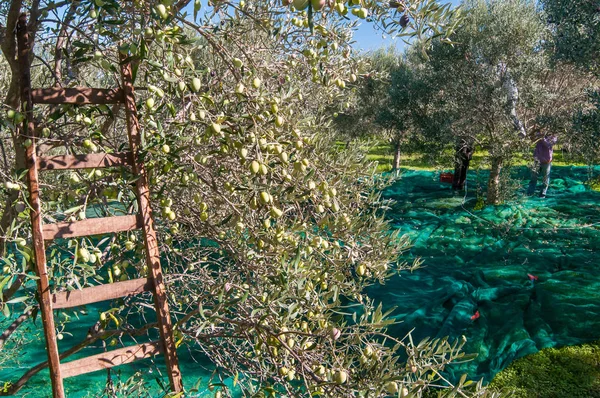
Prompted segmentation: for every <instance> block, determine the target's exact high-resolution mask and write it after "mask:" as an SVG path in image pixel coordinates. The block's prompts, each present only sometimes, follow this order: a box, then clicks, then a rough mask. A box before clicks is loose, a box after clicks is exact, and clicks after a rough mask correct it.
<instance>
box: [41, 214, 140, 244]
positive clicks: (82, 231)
mask: <svg viewBox="0 0 600 398" xmlns="http://www.w3.org/2000/svg"><path fill="white" fill-rule="evenodd" d="M142 227H143V223H142V219H141V217H138V216H137V215H135V214H132V215H128V216H115V217H104V218H88V219H85V220H81V221H73V222H60V223H57V224H45V225H43V226H42V231H43V234H44V240H53V239H58V238H77V237H81V236H91V235H103V234H110V233H113V232H124V231H131V230H134V229H139V228H142Z"/></svg>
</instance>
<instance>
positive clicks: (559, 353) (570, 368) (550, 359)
mask: <svg viewBox="0 0 600 398" xmlns="http://www.w3.org/2000/svg"><path fill="white" fill-rule="evenodd" d="M490 387H491V388H492V389H494V390H498V391H504V392H506V393H508V394H511V393H512V395H510V396H512V397H515V398H559V397H560V398H562V397H569V398H594V397H600V342H594V343H589V344H582V345H577V346H571V347H562V348H547V349H545V350H542V351H540V352H538V353H536V354H533V355H530V356H527V357H525V358H521V359H519V360H517V361H515V362H514V363H512V364H511V365H510V366H509V367H508V368H506V369H505V370H503V371H502V372H500V373H499V374H498V375H497V376H496V377H495V378H494V380H493V381H492V382H491V383H490Z"/></svg>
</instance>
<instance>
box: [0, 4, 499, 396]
mask: <svg viewBox="0 0 600 398" xmlns="http://www.w3.org/2000/svg"><path fill="white" fill-rule="evenodd" d="M290 3H293V4H290ZM26 6H29V11H30V14H31V20H32V21H33V22H32V23H31V26H30V29H31V30H32V31H33V32H36V47H35V51H36V52H35V61H36V62H34V70H33V73H34V81H35V84H36V86H51V85H56V84H58V85H73V86H75V85H85V86H102V87H110V86H115V85H118V84H119V77H118V73H116V72H117V70H118V68H117V65H118V62H119V61H118V59H119V56H120V55H125V56H126V57H128V58H129V59H130V60H132V61H133V62H134V63H135V76H136V82H135V84H136V87H137V97H138V109H139V114H140V121H141V126H142V134H143V149H142V153H141V155H142V157H143V159H144V161H145V163H146V165H147V167H148V170H149V173H150V180H151V185H152V199H153V206H154V209H155V218H156V221H157V226H158V230H159V238H160V243H161V250H162V252H163V253H164V256H165V259H164V267H163V269H164V270H165V274H166V282H167V287H168V290H169V297H170V303H169V304H170V306H171V308H172V314H173V316H174V317H175V319H174V322H175V324H176V339H177V341H178V342H179V344H186V345H188V346H189V348H190V349H192V350H197V351H201V352H203V353H205V354H206V355H207V357H208V358H209V359H210V360H211V361H212V363H213V364H214V366H215V372H214V376H213V380H212V381H211V388H215V387H216V389H217V391H216V392H215V394H216V395H217V396H222V395H231V394H234V393H235V391H232V390H231V389H229V388H228V387H226V385H225V384H223V383H222V381H223V380H224V379H225V378H229V377H231V378H233V379H234V380H235V383H234V384H235V385H236V388H237V389H239V391H240V392H241V393H242V394H243V395H244V396H276V395H287V396H311V395H318V396H332V397H345V396H348V397H350V396H356V395H361V396H385V395H393V396H403V397H404V396H409V394H412V396H420V395H422V394H423V393H424V391H426V390H427V388H428V387H429V386H432V385H434V386H438V387H440V388H442V390H443V391H445V392H446V393H447V394H448V395H449V396H456V394H461V396H484V395H486V394H488V393H486V392H485V391H482V390H481V383H479V384H475V383H468V382H465V380H464V379H463V380H460V381H459V382H458V383H457V384H456V385H452V383H450V382H449V381H447V380H446V379H445V378H444V376H443V373H442V372H443V370H444V368H445V367H446V366H448V365H449V364H451V363H452V362H453V361H455V360H456V359H457V358H461V357H462V356H463V355H464V354H462V353H461V352H460V350H461V348H462V346H463V344H464V341H456V342H450V341H447V340H446V339H441V340H433V341H426V342H423V343H421V344H413V342H412V340H411V339H410V338H409V337H406V338H405V337H404V336H391V335H389V334H388V333H387V330H386V326H388V325H389V324H391V322H392V321H391V320H389V319H388V318H387V315H388V314H382V312H381V305H378V303H375V302H374V301H373V300H372V299H370V298H369V297H368V296H367V295H365V293H364V291H363V290H364V287H365V286H367V285H369V284H373V283H384V282H385V280H386V279H387V277H388V276H390V275H391V274H392V273H394V272H398V271H400V270H402V269H404V268H405V265H404V264H398V263H397V260H398V254H399V253H400V252H401V251H402V250H404V249H405V248H406V247H407V242H406V240H405V239H402V238H400V237H398V236H397V235H396V234H392V233H390V231H389V226H388V223H387V221H386V220H385V218H384V217H385V208H386V203H385V202H382V201H381V200H380V197H379V191H380V190H381V189H382V188H383V187H384V186H385V184H386V181H385V179H383V178H381V177H380V176H376V175H374V171H373V168H372V167H371V166H370V165H369V164H367V163H365V161H364V156H363V155H362V154H361V153H358V152H356V151H340V150H338V149H337V147H336V146H335V145H332V134H331V117H332V115H331V113H330V112H329V111H328V110H327V109H328V108H324V107H322V106H321V105H322V104H327V103H332V102H335V101H339V99H340V98H343V96H344V95H345V90H346V86H347V85H349V84H350V83H352V81H353V80H354V77H353V76H354V75H356V70H357V63H356V62H357V61H356V60H355V59H354V57H353V51H352V48H351V47H350V46H349V45H348V44H347V43H349V42H350V37H351V33H352V28H353V24H354V20H352V19H346V18H344V17H345V16H346V14H349V15H354V17H353V18H359V19H370V20H371V21H372V22H373V23H375V24H379V25H382V26H383V27H384V28H385V29H387V30H389V31H393V30H394V29H396V28H397V27H400V28H402V33H403V34H404V33H406V32H407V30H406V29H405V27H406V26H407V25H410V26H411V27H410V28H407V29H412V32H413V34H414V35H417V36H418V35H426V34H428V33H427V32H429V31H430V30H431V29H433V30H434V31H435V30H437V29H446V30H447V31H450V30H451V29H452V24H451V22H449V20H448V19H447V17H448V16H449V8H448V7H441V8H440V6H438V5H436V4H435V2H430V1H428V2H421V1H416V2H411V3H405V2H392V3H391V4H390V3H389V2H374V1H373V2H360V1H349V2H341V1H336V2H325V1H310V2H309V1H293V2H290V1H282V2H279V1H266V0H265V1H262V0H258V1H252V2H244V1H239V2H228V1H212V2H210V3H209V4H208V6H207V9H204V10H203V9H202V3H201V2H200V1H196V2H195V3H190V4H189V6H190V7H187V6H188V1H178V2H172V1H163V2H142V1H137V2H121V1H116V0H108V1H106V0H105V1H102V2H99V1H87V0H82V1H78V2H72V1H64V2H62V3H54V2H48V3H46V2H43V1H33V2H31V3H27V4H25V3H23V2H21V1H19V0H12V2H11V3H10V5H9V9H8V10H5V9H3V10H2V12H3V14H2V15H3V16H4V15H6V20H5V23H4V26H5V27H6V29H4V30H3V31H2V32H3V33H4V36H3V37H2V40H3V43H2V45H3V53H4V55H5V58H6V60H7V62H8V63H9V64H11V65H12V63H13V62H14V46H13V44H14V43H12V42H13V40H12V37H11V36H10V35H9V34H8V33H7V32H12V30H13V27H14V22H15V20H16V19H15V15H18V13H19V12H20V11H21V9H22V8H23V7H26ZM390 6H391V7H392V9H391V12H390ZM440 15H441V17H440ZM438 17H440V18H441V19H439V21H440V23H439V24H437V23H436V21H437V19H436V18H438ZM409 22H410V24H409ZM7 43H8V44H7ZM11 51H12V52H11ZM16 72H18V71H17V70H14V69H11V79H10V83H9V90H8V93H9V97H7V100H6V101H5V104H6V107H5V110H6V113H5V115H6V116H5V117H4V118H3V129H2V134H3V137H10V138H12V140H11V142H12V147H11V148H12V151H14V152H15V153H16V154H17V155H18V150H20V149H19V148H22V144H21V143H20V141H19V137H18V136H16V134H15V125H16V124H17V123H18V121H19V118H20V117H22V115H20V114H19V113H18V112H16V113H15V111H16V110H18V105H19V104H18V100H16V99H14V98H13V97H11V95H12V94H11V93H13V91H11V90H13V89H12V87H13V86H15V87H17V88H18V82H17V83H14V82H15V79H17V77H16V75H15V73H16ZM3 73H6V72H3ZM37 112H39V113H36V114H35V115H34V116H35V118H36V119H37V121H38V124H39V128H40V132H39V134H40V136H41V138H40V140H39V143H38V146H39V147H40V148H41V150H43V151H45V153H48V154H64V153H93V152H113V151H119V150H122V148H123V147H124V146H125V137H124V135H123V133H122V132H123V131H124V118H123V110H122V109H120V107H119V106H118V105H116V106H114V107H104V106H56V107H47V108H41V107H40V109H39V110H37ZM18 159H20V157H18V156H17V157H13V161H14V162H17V160H18ZM2 177H3V178H4V179H5V181H4V183H5V184H4V187H5V191H4V192H3V195H5V197H8V198H9V199H10V200H9V201H7V206H6V208H5V214H9V215H8V216H7V217H8V218H9V219H10V222H8V223H7V224H4V225H3V226H2V234H3V241H2V245H3V247H2V250H3V254H4V255H3V261H4V268H5V269H4V273H5V274H4V277H3V279H2V284H3V288H4V291H3V297H2V299H3V303H2V304H3V308H4V309H5V316H8V314H9V312H10V310H11V309H12V310H22V308H23V307H24V308H25V310H24V318H21V317H20V320H19V321H18V324H14V325H15V327H16V328H18V327H19V326H20V325H22V324H24V323H25V322H29V321H30V320H28V317H29V314H32V315H35V308H36V306H37V304H36V302H35V293H34V291H33V289H31V288H30V287H29V286H30V285H28V284H27V283H24V282H26V281H27V280H28V279H30V278H33V277H34V274H33V272H32V269H31V243H30V242H31V236H30V233H29V231H28V228H27V222H26V220H27V214H28V211H29V209H28V207H27V205H26V201H27V197H26V195H25V194H24V182H23V180H22V179H21V177H22V165H19V164H18V163H15V166H13V168H12V170H11V172H9V173H6V174H3V175H2ZM134 180H135V176H132V175H130V174H128V173H127V172H125V171H123V170H120V169H114V170H112V169H108V170H92V171H91V172H62V173H54V174H49V175H47V176H44V181H43V184H44V185H43V186H44V190H43V193H42V195H43V196H42V199H43V206H44V212H45V214H46V215H47V220H46V221H49V222H50V221H52V220H60V219H66V220H73V221H74V220H77V219H83V218H86V217H92V216H95V215H103V216H107V215H113V214H122V213H127V212H133V211H135V210H136V209H135V206H136V205H135V203H136V201H135V197H134V195H133V193H132V191H131V182H132V181H134ZM47 249H48V252H49V253H51V255H50V256H49V261H50V263H51V267H50V270H51V275H50V277H51V280H52V282H53V286H54V290H55V291H61V290H67V289H73V288H81V287H85V286H90V285H97V284H99V283H112V282H114V281H116V280H126V279H129V278H139V277H144V276H146V275H147V269H146V268H145V267H144V261H142V259H143V244H142V242H141V237H140V235H139V234H137V233H122V234H113V235H110V236H105V237H102V238H101V239H100V238H97V239H90V238H83V239H70V240H67V241H64V242H58V243H52V244H50V245H49V247H48V248H47ZM23 260H24V261H23ZM17 289H19V291H20V293H21V296H20V298H19V304H10V302H9V299H10V297H11V296H13V295H14V292H15V291H16V290H17ZM147 300H148V298H147V297H145V296H139V297H136V298H134V299H130V300H129V299H128V300H126V301H115V302H114V303H113V307H112V308H111V309H110V310H106V311H104V310H103V311H102V312H101V313H99V314H98V321H97V323H96V325H95V326H94V327H92V328H91V329H90V336H88V338H87V339H86V340H85V341H83V342H77V341H69V340H72V339H70V338H69V337H68V336H69V325H70V319H72V318H70V317H69V315H70V314H71V313H70V312H69V311H65V312H64V314H65V315H67V316H63V317H59V318H57V319H60V320H61V321H60V322H59V324H58V325H57V327H58V328H59V336H60V337H62V338H63V343H69V346H75V347H77V348H79V349H81V348H83V347H85V346H86V345H87V344H90V343H92V342H94V341H96V340H98V339H101V340H106V342H107V343H108V344H109V345H120V344H127V343H128V342H130V340H131V339H133V338H135V336H136V335H138V334H139V333H140V329H134V328H133V327H132V325H133V324H135V322H136V320H139V319H145V316H146V312H147V311H148V309H147V308H149V306H148V305H147ZM15 322H16V321H15ZM150 326H151V324H150V325H147V326H146V327H144V328H142V329H141V333H145V332H146V329H147V327H150ZM10 335H11V333H4V334H3V335H2V339H1V340H2V344H4V343H5V342H7V344H9V343H10V340H9V338H10ZM70 352H72V351H70ZM30 374H31V373H28V374H27V375H30ZM27 375H26V376H24V378H22V379H21V380H19V381H18V382H16V383H14V384H12V385H8V386H7V388H6V391H5V392H8V393H13V394H14V393H16V392H17V391H19V389H20V388H21V387H22V386H23V384H24V383H25V382H26V381H27V377H28V376H27ZM108 377H109V378H110V374H109V376H108ZM109 381H110V380H109ZM107 389H108V390H109V393H110V394H116V393H118V391H115V390H114V384H113V383H110V382H108V383H107ZM490 395H491V394H490Z"/></svg>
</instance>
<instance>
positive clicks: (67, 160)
mask: <svg viewBox="0 0 600 398" xmlns="http://www.w3.org/2000/svg"><path fill="white" fill-rule="evenodd" d="M128 165H131V152H124V153H89V154H83V155H59V156H41V157H39V158H38V170H67V169H95V168H100V167H118V166H128Z"/></svg>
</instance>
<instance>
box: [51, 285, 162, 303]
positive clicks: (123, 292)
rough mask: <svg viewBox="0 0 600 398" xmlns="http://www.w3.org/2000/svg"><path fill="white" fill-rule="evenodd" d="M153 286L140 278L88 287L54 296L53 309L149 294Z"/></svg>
mask: <svg viewBox="0 0 600 398" xmlns="http://www.w3.org/2000/svg"><path fill="white" fill-rule="evenodd" d="M153 286H154V285H153V284H152V280H151V279H148V278H139V279H132V280H128V281H123V282H115V283H109V284H106V285H99V286H93V287H86V288H84V289H81V290H72V291H70V292H59V293H55V294H53V295H52V309H55V310H58V309H61V308H73V307H79V306H81V305H86V304H92V303H97V302H99V301H106V300H113V299H116V298H119V297H125V296H130V295H134V294H140V293H143V292H149V291H152V290H153Z"/></svg>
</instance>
